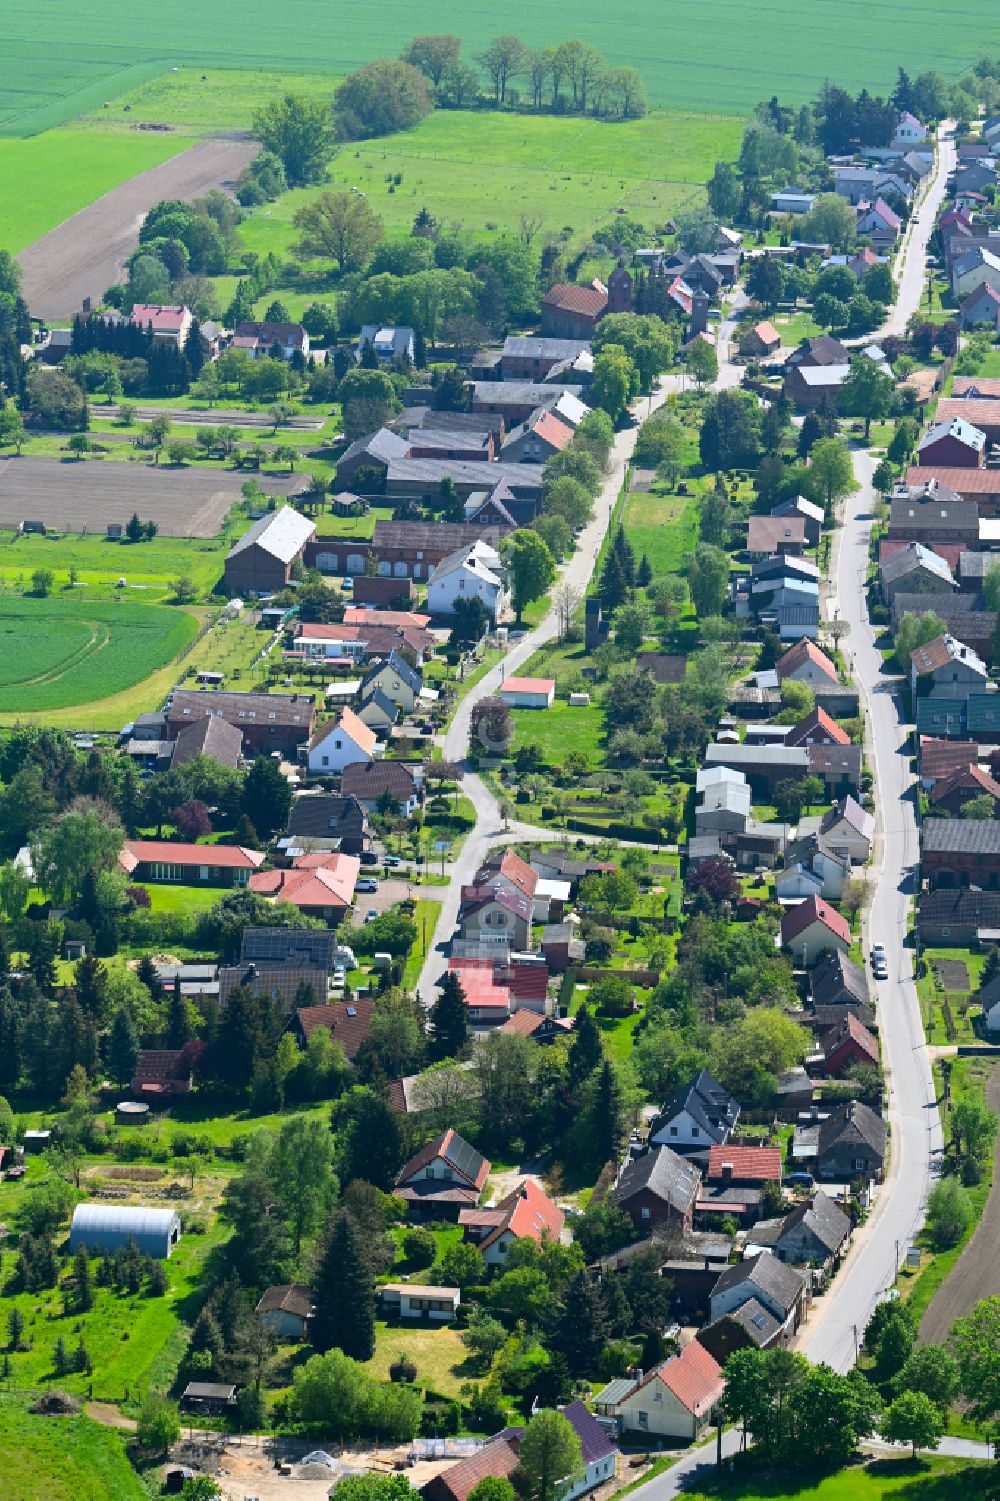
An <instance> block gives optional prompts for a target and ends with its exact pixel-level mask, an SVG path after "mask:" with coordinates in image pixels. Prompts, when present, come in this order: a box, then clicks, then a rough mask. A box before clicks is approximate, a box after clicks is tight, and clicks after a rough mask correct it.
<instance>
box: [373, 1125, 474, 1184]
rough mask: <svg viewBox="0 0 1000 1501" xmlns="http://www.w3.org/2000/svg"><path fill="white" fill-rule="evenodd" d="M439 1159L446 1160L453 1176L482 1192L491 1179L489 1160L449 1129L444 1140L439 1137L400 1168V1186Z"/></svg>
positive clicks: (443, 1135) (444, 1133) (397, 1179)
mask: <svg viewBox="0 0 1000 1501" xmlns="http://www.w3.org/2000/svg"><path fill="white" fill-rule="evenodd" d="M438 1157H441V1158H443V1160H444V1161H445V1162H447V1164H448V1166H449V1167H450V1168H451V1170H452V1172H453V1173H457V1174H458V1176H459V1178H461V1179H462V1181H463V1182H464V1183H466V1184H469V1185H470V1186H471V1187H472V1188H476V1189H480V1188H482V1187H483V1185H484V1184H485V1182H486V1179H487V1178H488V1177H489V1175H490V1164H489V1162H488V1160H487V1159H486V1158H485V1157H484V1156H483V1155H482V1153H480V1152H477V1151H476V1149H475V1147H472V1146H470V1145H469V1143H468V1142H467V1141H466V1140H465V1138H464V1136H459V1134H458V1132H457V1131H453V1130H452V1128H451V1127H450V1126H449V1127H448V1129H447V1131H443V1132H442V1133H441V1135H440V1136H436V1137H435V1138H434V1140H433V1141H429V1142H428V1143H427V1145H426V1146H423V1147H421V1148H420V1151H419V1152H416V1153H415V1154H414V1155H413V1156H412V1157H411V1158H410V1160H409V1162H407V1163H405V1164H404V1166H403V1167H401V1168H400V1170H399V1175H398V1176H397V1178H396V1183H397V1185H398V1184H401V1183H406V1182H407V1181H408V1180H409V1179H410V1178H413V1177H414V1176H415V1175H416V1174H417V1173H419V1172H420V1171H421V1170H422V1169H423V1168H425V1167H427V1166H428V1165H429V1164H430V1163H432V1162H434V1161H436V1159H437V1158H438Z"/></svg>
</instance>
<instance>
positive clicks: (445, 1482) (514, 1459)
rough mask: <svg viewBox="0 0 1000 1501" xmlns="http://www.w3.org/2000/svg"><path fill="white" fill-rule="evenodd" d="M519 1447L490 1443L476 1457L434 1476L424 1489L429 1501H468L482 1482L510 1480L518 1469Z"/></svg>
mask: <svg viewBox="0 0 1000 1501" xmlns="http://www.w3.org/2000/svg"><path fill="white" fill-rule="evenodd" d="M518 1463H519V1461H518V1451H517V1447H516V1446H515V1445H513V1444H511V1443H510V1442H509V1441H508V1440H507V1439H506V1438H495V1439H491V1441H490V1442H489V1443H488V1444H484V1445H483V1447H482V1448H481V1449H479V1450H478V1451H477V1452H476V1453H475V1454H470V1455H469V1456H468V1458H466V1459H460V1460H459V1461H458V1463H457V1464H455V1465H452V1466H451V1468H450V1469H448V1470H444V1471H442V1473H441V1474H439V1475H435V1476H434V1477H433V1478H432V1479H431V1480H428V1482H427V1484H426V1485H425V1486H424V1487H423V1489H422V1494H423V1495H424V1496H425V1497H426V1501H468V1498H469V1495H470V1493H471V1492H472V1491H473V1490H474V1489H475V1487H476V1486H477V1485H478V1484H479V1482H480V1481H481V1480H485V1479H486V1478H487V1477H488V1476H496V1477H497V1478H498V1479H500V1480H508V1479H509V1478H510V1476H511V1475H513V1473H514V1471H515V1470H516V1469H517V1466H518Z"/></svg>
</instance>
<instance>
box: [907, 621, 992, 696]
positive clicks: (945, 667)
mask: <svg viewBox="0 0 1000 1501" xmlns="http://www.w3.org/2000/svg"><path fill="white" fill-rule="evenodd" d="M988 682H989V672H988V671H987V667H986V663H985V662H984V661H983V660H982V658H981V657H977V656H976V653H975V652H974V651H973V650H972V648H971V647H968V646H966V645H965V644H964V643H963V642H961V641H958V640H956V638H955V637H954V636H935V638H934V640H933V641H928V643H927V645H926V646H918V647H917V649H916V651H914V652H911V653H910V686H911V688H912V690H913V693H914V696H916V695H917V694H920V695H922V696H923V697H925V698H949V699H952V698H956V699H963V698H968V697H969V695H970V693H976V692H981V691H982V690H983V689H984V688H985V687H986V685H987V683H988Z"/></svg>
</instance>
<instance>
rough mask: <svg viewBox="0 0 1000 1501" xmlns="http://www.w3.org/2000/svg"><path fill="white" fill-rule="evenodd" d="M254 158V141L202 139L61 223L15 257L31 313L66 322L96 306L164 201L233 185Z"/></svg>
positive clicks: (197, 194)
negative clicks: (142, 227)
mask: <svg viewBox="0 0 1000 1501" xmlns="http://www.w3.org/2000/svg"><path fill="white" fill-rule="evenodd" d="M256 153H257V143H256V142H255V141H242V140H206V141H199V142H198V144H197V145H196V146H191V147H190V148H189V149H188V150H187V151H180V152H178V154H177V156H175V157H172V158H171V159H170V161H168V162H161V163H160V165H159V166H158V167H151V168H150V170H149V171H148V172H140V174H139V175H138V177H130V178H129V180H128V182H123V183H121V184H120V186H119V187H117V188H112V190H111V192H110V193H105V194H104V196H103V198H98V199H96V200H95V201H94V202H93V203H90V204H88V205H87V207H86V208H84V209H81V210H80V212H79V213H78V214H74V215H73V217H72V218H71V219H66V220H65V221H64V222H63V223H62V224H59V225H57V226H56V228H55V229H51V230H50V231H49V233H48V234H47V235H43V236H42V238H41V239H40V240H36V241H35V243H34V244H33V245H29V246H28V247H27V249H25V250H22V251H21V254H20V255H19V256H18V260H19V261H20V263H21V269H22V271H23V272H24V284H23V285H24V296H25V298H26V300H27V303H28V306H29V308H30V309H31V311H32V313H34V314H35V315H36V316H39V317H42V318H46V319H48V320H49V321H50V322H55V323H58V322H65V321H67V320H68V319H70V318H72V316H73V314H74V313H78V312H79V311H80V308H81V306H82V304H83V299H84V298H85V297H90V298H91V299H92V300H93V301H94V303H97V301H98V300H99V299H100V298H101V297H102V296H103V294H104V291H105V289H106V288H107V287H109V286H111V284H112V283H113V282H116V281H120V280H121V277H122V268H123V266H124V264H125V262H126V261H127V260H128V257H129V256H130V255H131V254H132V251H133V250H134V249H135V247H136V245H137V244H138V241H139V227H140V225H141V224H142V221H143V218H144V216H145V215H146V213H148V211H149V209H151V208H152V206H153V204H154V203H159V201H160V199H161V198H183V199H186V200H190V199H192V198H200V197H201V196H202V195H203V194H205V193H207V192H208V191H209V189H210V188H229V187H232V185H233V183H234V182H235V180H236V178H237V177H238V176H239V174H240V172H242V170H243V168H244V167H245V166H246V164H247V162H249V161H250V160H251V159H252V158H253V157H254V156H255V155H256Z"/></svg>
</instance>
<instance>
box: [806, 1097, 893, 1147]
mask: <svg viewBox="0 0 1000 1501" xmlns="http://www.w3.org/2000/svg"><path fill="white" fill-rule="evenodd" d="M845 1139H846V1140H856V1141H861V1142H864V1143H865V1145H866V1146H868V1147H870V1148H871V1149H872V1151H874V1152H876V1153H877V1154H878V1155H879V1156H881V1157H884V1156H885V1144H886V1129H885V1122H884V1121H883V1119H882V1117H881V1116H880V1115H876V1113H875V1111H874V1110H872V1108H871V1106H869V1105H865V1104H863V1103H862V1102H861V1101H860V1100H851V1101H849V1103H848V1104H846V1105H841V1106H840V1108H839V1109H837V1110H834V1111H833V1113H832V1114H831V1115H829V1116H827V1118H826V1120H824V1121H820V1126H819V1139H818V1142H817V1155H818V1156H819V1157H822V1156H824V1154H825V1153H827V1152H829V1151H830V1150H831V1149H832V1148H833V1147H835V1146H837V1145H838V1144H839V1143H840V1142H841V1141H843V1140H845Z"/></svg>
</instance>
